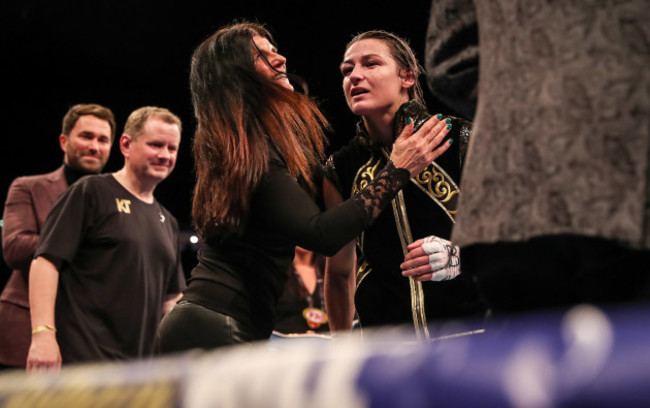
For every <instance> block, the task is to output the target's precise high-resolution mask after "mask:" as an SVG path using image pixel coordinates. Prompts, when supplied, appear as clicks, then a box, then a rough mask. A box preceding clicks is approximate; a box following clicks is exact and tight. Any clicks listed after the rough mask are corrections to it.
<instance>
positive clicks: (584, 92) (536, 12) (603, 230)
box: [434, 0, 650, 248]
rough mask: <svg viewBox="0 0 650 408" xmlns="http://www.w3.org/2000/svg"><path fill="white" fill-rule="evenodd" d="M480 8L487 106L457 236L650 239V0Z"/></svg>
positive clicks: (500, 1) (482, 104)
mask: <svg viewBox="0 0 650 408" xmlns="http://www.w3.org/2000/svg"><path fill="white" fill-rule="evenodd" d="M434 3H435V0H434ZM476 15H477V18H478V25H479V38H480V42H479V44H480V56H481V57H480V83H479V98H478V109H477V112H476V118H475V127H474V135H473V138H472V140H471V141H470V145H469V152H468V156H467V158H466V162H465V168H464V172H463V179H462V181H461V189H462V191H463V195H462V197H461V199H460V207H459V211H458V216H457V222H456V225H455V228H454V232H453V235H452V240H453V241H454V242H455V243H457V244H459V245H461V246H467V245H471V244H475V243H490V242H496V241H501V242H508V241H523V240H526V239H528V238H531V237H534V236H540V235H555V234H578V235H586V236H597V237H604V238H611V239H615V240H617V241H619V242H622V243H624V244H627V245H630V246H632V247H637V248H650V223H649V220H650V205H649V203H650V189H649V185H648V179H649V172H650V163H649V162H650V157H649V156H650V1H647V0H630V1H625V0H616V1H614V0H610V1H596V0H592V1H589V0H575V1H542V0H490V1H477V2H476Z"/></svg>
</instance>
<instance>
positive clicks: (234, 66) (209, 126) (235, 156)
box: [190, 22, 328, 238]
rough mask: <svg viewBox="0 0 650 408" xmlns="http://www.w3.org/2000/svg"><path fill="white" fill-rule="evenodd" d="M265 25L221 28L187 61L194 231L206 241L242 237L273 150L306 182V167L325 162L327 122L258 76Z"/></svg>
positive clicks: (298, 97)
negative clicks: (258, 40)
mask: <svg viewBox="0 0 650 408" xmlns="http://www.w3.org/2000/svg"><path fill="white" fill-rule="evenodd" d="M255 35H259V36H262V37H266V38H267V39H268V40H269V41H270V42H271V44H274V41H273V38H272V36H271V34H270V33H269V31H268V30H267V29H266V28H265V27H264V26H262V25H260V24H256V23H250V22H241V23H236V24H233V25H229V26H227V27H224V28H221V29H219V30H218V31H217V32H216V33H214V34H213V35H212V36H210V37H209V38H208V39H207V40H205V41H204V42H203V43H201V45H199V46H198V47H197V48H196V50H195V51H194V54H193V56H192V66H191V72H190V87H191V92H192V103H193V105H194V115H195V116H196V119H197V128H196V133H195V135H194V145H193V152H194V160H195V166H196V176H197V181H196V187H195V188H194V198H193V203H192V219H193V222H194V227H195V228H196V230H197V231H198V232H199V234H200V235H201V236H203V237H204V238H209V237H214V236H226V235H231V234H238V233H241V232H242V231H243V229H244V225H245V222H246V218H247V215H248V211H249V207H250V198H251V194H252V191H253V189H254V188H255V187H256V186H257V185H258V184H259V182H260V181H261V179H262V177H263V176H264V175H265V174H266V173H267V171H268V159H269V149H271V148H272V146H273V147H275V148H276V149H277V150H278V152H279V153H280V155H281V156H282V158H283V159H284V160H285V162H286V165H287V168H288V169H289V173H290V174H291V175H292V176H294V177H299V178H302V179H304V180H306V181H307V183H308V184H310V183H311V181H310V180H311V176H312V172H311V166H312V165H314V164H315V163H317V162H318V161H320V160H322V158H323V155H324V145H325V140H326V139H325V134H324V131H323V128H324V127H327V126H328V124H327V121H326V119H325V118H324V117H323V115H322V113H321V112H320V111H319V109H318V108H317V107H316V105H315V104H314V103H313V102H312V101H311V100H310V99H309V98H308V97H307V96H306V95H303V94H300V93H297V92H293V91H290V90H289V89H286V88H284V87H282V86H281V85H279V84H277V83H275V82H273V81H271V80H269V79H267V78H266V77H264V76H263V75H261V74H259V73H258V72H257V71H256V70H255V62H254V58H255V56H256V55H254V54H256V53H257V52H258V51H257V48H256V47H255V44H254V42H253V36H255Z"/></svg>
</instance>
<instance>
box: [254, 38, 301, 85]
mask: <svg viewBox="0 0 650 408" xmlns="http://www.w3.org/2000/svg"><path fill="white" fill-rule="evenodd" d="M253 42H255V45H256V46H257V48H259V50H260V52H261V53H262V54H263V55H264V57H266V59H267V60H268V63H267V62H266V61H265V60H264V58H262V55H259V54H258V55H255V70H256V71H257V72H259V73H260V74H262V75H264V76H265V77H267V78H268V79H270V80H271V81H277V82H278V84H280V85H282V86H283V87H285V88H287V89H290V90H292V91H293V86H292V85H291V83H290V82H289V79H288V78H287V59H286V58H284V57H283V56H282V55H280V54H278V50H277V49H276V48H275V47H274V46H273V45H272V44H271V42H270V41H269V40H268V39H267V38H266V37H262V36H261V35H255V36H253ZM255 52H257V50H253V53H255Z"/></svg>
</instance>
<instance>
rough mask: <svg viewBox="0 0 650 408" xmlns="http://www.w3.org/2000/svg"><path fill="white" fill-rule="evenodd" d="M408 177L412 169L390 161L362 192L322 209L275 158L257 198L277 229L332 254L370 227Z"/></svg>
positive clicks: (271, 223)
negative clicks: (407, 169) (401, 167)
mask: <svg viewBox="0 0 650 408" xmlns="http://www.w3.org/2000/svg"><path fill="white" fill-rule="evenodd" d="M408 179H409V173H408V171H406V170H404V169H396V168H395V167H394V166H393V164H392V163H389V164H388V165H387V166H386V167H385V168H384V169H383V170H382V171H381V172H380V173H379V174H378V175H377V177H376V178H375V180H373V182H372V183H370V184H369V185H368V186H367V187H366V188H365V189H364V190H363V191H362V192H361V193H360V194H358V195H356V196H355V197H353V198H351V199H349V200H347V201H344V202H343V203H342V204H341V205H340V206H338V207H336V208H333V209H330V210H328V211H325V212H321V210H320V209H319V208H318V206H317V205H316V204H315V203H314V201H313V200H312V198H311V197H310V196H309V194H307V192H306V191H305V190H304V189H302V188H301V187H300V185H299V184H298V183H297V182H296V180H295V179H294V178H292V177H291V176H290V175H289V173H288V171H287V168H286V167H285V166H284V164H283V163H281V162H279V161H276V160H272V161H271V163H270V166H269V174H268V176H267V177H266V179H265V180H264V181H263V182H262V183H261V185H260V187H259V188H258V190H257V191H256V193H255V197H254V200H255V202H256V203H257V207H258V208H257V211H259V212H260V213H262V214H264V216H265V217H266V223H267V224H268V225H269V227H270V228H272V229H273V230H274V231H277V232H278V233H280V234H281V235H283V236H286V237H288V238H289V239H290V240H292V241H294V242H295V244H296V245H299V246H301V247H303V248H305V249H309V250H312V251H315V252H318V253H321V254H324V255H328V256H331V255H334V254H335V253H336V252H337V251H338V250H339V249H341V248H342V247H343V246H344V245H345V244H347V243H348V242H350V241H351V240H352V239H354V237H356V236H357V235H359V234H360V233H361V232H362V231H363V230H364V229H366V228H367V227H368V226H369V225H370V224H371V223H372V221H373V220H374V219H375V218H376V217H377V216H378V215H379V214H380V213H381V211H382V210H383V209H384V207H386V205H388V203H390V200H391V199H392V198H393V197H394V196H395V194H397V192H398V191H399V190H400V189H401V188H402V187H403V186H404V185H405V184H406V183H407V182H408Z"/></svg>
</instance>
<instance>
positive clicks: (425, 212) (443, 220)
mask: <svg viewBox="0 0 650 408" xmlns="http://www.w3.org/2000/svg"><path fill="white" fill-rule="evenodd" d="M409 117H410V118H412V119H413V120H414V122H415V129H416V130H417V129H419V128H420V127H421V126H422V124H423V123H424V122H426V120H427V119H429V118H430V117H431V115H430V114H429V113H428V112H427V111H426V109H425V107H424V106H422V105H421V104H419V103H418V102H416V101H410V102H407V103H405V104H404V105H402V106H401V107H400V109H399V110H398V112H397V114H396V117H395V125H394V135H395V137H397V135H399V133H400V132H401V130H402V129H403V127H404V125H405V124H406V121H407V119H408V118H409ZM451 123H452V129H451V131H450V132H449V135H448V137H447V139H449V138H451V139H453V143H452V145H451V147H450V148H449V149H448V150H447V151H446V152H445V153H444V154H443V155H442V156H440V157H439V158H438V159H436V161H434V162H432V163H431V164H430V165H429V166H428V167H427V168H426V169H425V170H423V171H422V172H421V173H420V174H419V175H418V176H417V177H414V178H412V179H411V183H409V184H408V185H407V186H406V187H405V188H404V189H403V190H402V191H401V192H400V194H398V196H397V197H396V198H395V199H394V200H393V202H392V209H391V208H387V209H386V210H384V212H383V213H382V214H381V215H380V216H379V218H377V220H376V221H375V222H374V223H373V224H372V225H371V226H370V227H369V228H368V229H367V230H366V231H365V232H363V233H362V235H360V236H359V237H358V239H357V290H356V292H355V307H356V310H357V314H358V317H359V321H360V323H361V325H362V326H363V327H367V326H376V325H385V324H402V323H409V322H412V323H413V324H414V325H415V327H416V329H418V330H420V331H421V330H426V322H427V319H430V320H434V319H443V318H449V317H456V316H467V315H474V314H480V313H481V312H482V308H483V305H482V303H481V302H480V301H479V300H478V299H479V298H478V294H477V292H476V290H475V289H474V287H473V285H472V284H470V282H468V281H466V280H465V278H464V277H459V278H457V279H454V280H450V281H443V282H426V283H424V284H420V283H417V282H414V281H413V280H410V279H407V278H404V277H403V276H402V275H401V271H400V268H399V265H400V263H401V262H403V260H404V254H405V247H406V245H408V244H409V243H410V242H412V241H414V240H417V239H419V238H424V237H426V236H429V235H436V236H439V237H441V238H445V239H449V237H450V235H451V229H452V226H453V223H454V217H455V214H456V204H457V201H458V196H459V194H460V191H459V189H458V183H459V180H460V176H461V169H462V163H463V158H464V155H465V151H466V148H467V144H468V142H469V138H470V135H471V127H472V124H471V123H470V122H467V121H465V120H462V119H457V118H452V122H451ZM389 154H390V152H389V150H388V149H387V148H385V147H382V146H379V145H377V144H373V143H372V141H371V140H370V139H369V137H368V134H367V132H366V130H365V127H364V126H363V123H362V122H359V124H358V125H357V135H356V137H355V138H353V139H352V140H351V141H350V142H349V143H348V144H347V145H346V146H345V147H343V148H342V149H341V150H339V151H338V152H336V153H335V154H333V155H332V156H331V157H330V158H329V159H328V161H327V164H326V175H327V177H328V178H329V179H330V180H331V181H332V182H333V183H334V185H335V186H337V188H338V189H339V191H340V192H341V194H342V196H343V197H344V198H349V197H351V196H352V195H354V194H357V193H358V192H359V191H361V190H362V189H363V188H364V187H365V186H366V185H367V184H368V182H370V181H371V180H372V179H373V177H374V175H375V174H377V173H378V172H379V171H380V170H381V169H382V168H383V166H385V165H386V163H387V161H388V156H389ZM424 334H425V335H426V333H424Z"/></svg>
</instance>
